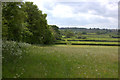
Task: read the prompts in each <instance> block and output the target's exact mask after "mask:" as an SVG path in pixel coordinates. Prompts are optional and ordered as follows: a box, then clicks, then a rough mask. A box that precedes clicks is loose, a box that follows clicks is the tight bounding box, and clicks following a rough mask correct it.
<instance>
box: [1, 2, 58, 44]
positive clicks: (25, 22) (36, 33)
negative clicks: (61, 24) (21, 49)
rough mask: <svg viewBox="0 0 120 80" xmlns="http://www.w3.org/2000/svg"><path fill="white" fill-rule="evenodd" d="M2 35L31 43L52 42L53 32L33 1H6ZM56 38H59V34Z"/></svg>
mask: <svg viewBox="0 0 120 80" xmlns="http://www.w3.org/2000/svg"><path fill="white" fill-rule="evenodd" d="M2 6H3V9H2V12H3V16H2V20H3V22H2V25H3V27H2V30H3V33H2V36H3V39H5V40H10V41H18V42H21V41H22V42H27V43H31V44H50V43H52V42H53V38H54V37H53V35H52V33H55V32H57V33H58V28H56V29H55V31H54V32H51V30H50V29H51V28H49V26H48V24H47V20H46V17H47V14H43V13H42V11H41V10H39V9H38V7H37V5H34V4H33V2H25V3H23V2H7V3H6V2H4V3H3V4H2ZM55 38H58V35H57V37H56V35H55Z"/></svg>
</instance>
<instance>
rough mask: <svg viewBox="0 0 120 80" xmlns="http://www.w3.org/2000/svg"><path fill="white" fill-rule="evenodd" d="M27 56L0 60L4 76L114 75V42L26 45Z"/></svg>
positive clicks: (114, 76) (116, 69) (93, 76)
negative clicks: (97, 44) (101, 44)
mask: <svg viewBox="0 0 120 80" xmlns="http://www.w3.org/2000/svg"><path fill="white" fill-rule="evenodd" d="M27 48H28V51H27V54H28V55H27V56H25V57H24V58H23V59H22V60H20V61H18V62H17V63H15V64H13V63H10V62H9V63H7V64H3V78H4V77H5V78H117V77H118V47H117V46H85V45H53V46H52V45H51V46H50V45H49V46H36V45H30V46H27Z"/></svg>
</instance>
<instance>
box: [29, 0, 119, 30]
mask: <svg viewBox="0 0 120 80" xmlns="http://www.w3.org/2000/svg"><path fill="white" fill-rule="evenodd" d="M27 1H32V2H34V4H36V5H37V6H38V7H39V9H40V10H42V11H43V13H46V14H47V20H48V24H50V25H57V26H58V27H82V28H111V29H113V28H114V29H115V28H118V0H96V1H95V0H39V1H38V0H27Z"/></svg>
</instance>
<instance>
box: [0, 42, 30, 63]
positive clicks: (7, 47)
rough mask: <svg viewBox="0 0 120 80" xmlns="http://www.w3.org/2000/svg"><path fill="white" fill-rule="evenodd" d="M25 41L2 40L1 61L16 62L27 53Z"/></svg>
mask: <svg viewBox="0 0 120 80" xmlns="http://www.w3.org/2000/svg"><path fill="white" fill-rule="evenodd" d="M28 46H30V44H27V43H18V42H14V41H3V43H2V57H3V63H9V62H10V63H17V62H18V61H20V60H21V59H22V58H23V57H25V56H26V55H28V54H27V53H28V50H27V48H28Z"/></svg>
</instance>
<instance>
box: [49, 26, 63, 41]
mask: <svg viewBox="0 0 120 80" xmlns="http://www.w3.org/2000/svg"><path fill="white" fill-rule="evenodd" d="M49 27H50V30H51V32H52V36H53V40H60V39H61V35H60V31H59V28H58V26H56V25H49Z"/></svg>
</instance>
